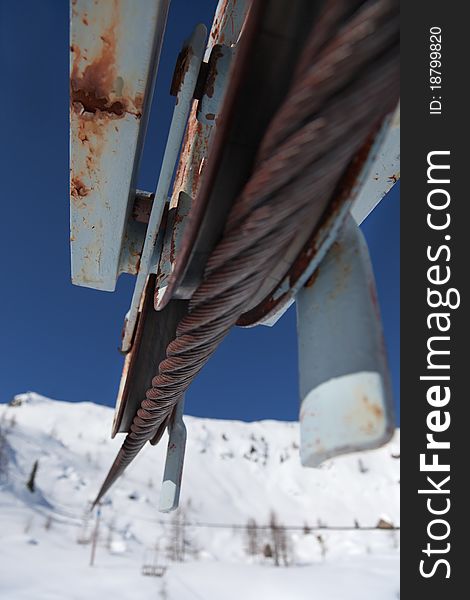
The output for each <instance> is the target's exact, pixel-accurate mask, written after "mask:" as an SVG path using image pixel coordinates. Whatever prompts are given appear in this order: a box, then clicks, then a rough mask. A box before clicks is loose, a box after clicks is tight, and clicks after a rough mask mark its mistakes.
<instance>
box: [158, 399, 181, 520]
mask: <svg viewBox="0 0 470 600" xmlns="http://www.w3.org/2000/svg"><path fill="white" fill-rule="evenodd" d="M183 411H184V398H182V399H181V400H180V401H179V402H178V404H177V405H176V408H175V410H174V413H173V416H172V420H171V422H170V425H169V427H168V435H169V437H168V449H167V453H166V462H165V471H164V473H163V482H162V489H161V491H160V502H159V506H158V510H159V511H160V512H171V511H173V510H175V509H176V508H178V503H179V497H180V491H181V478H182V476H183V464H184V453H185V449H186V425H185V424H184V421H183Z"/></svg>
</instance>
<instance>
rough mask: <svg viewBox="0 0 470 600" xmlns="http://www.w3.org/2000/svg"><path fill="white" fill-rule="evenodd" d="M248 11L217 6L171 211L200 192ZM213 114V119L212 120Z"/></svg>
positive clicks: (162, 276) (245, 5) (168, 263)
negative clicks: (200, 95) (182, 197)
mask: <svg viewBox="0 0 470 600" xmlns="http://www.w3.org/2000/svg"><path fill="white" fill-rule="evenodd" d="M249 8H250V2H249V0H220V1H219V3H218V5H217V10H216V13H215V16H214V21H213V24H212V28H211V31H210V34H209V39H208V42H207V47H206V51H205V55H204V61H205V62H207V63H208V72H207V78H206V83H205V86H204V89H203V91H202V92H203V93H202V97H201V99H200V101H199V102H195V103H194V105H193V107H192V110H191V113H190V115H189V120H188V126H187V130H186V134H185V137H184V140H183V145H182V148H181V154H180V158H179V163H178V168H177V172H176V176H175V181H174V184H173V190H172V193H171V200H170V207H171V208H175V207H176V206H177V205H178V202H179V200H180V198H181V194H185V195H186V196H189V197H191V198H195V197H196V195H197V193H198V191H199V188H200V182H201V180H202V177H203V173H204V169H205V167H206V164H207V157H208V152H209V147H210V145H211V142H212V139H213V137H214V134H215V130H216V127H217V116H218V114H219V112H220V110H221V107H222V105H223V100H224V96H225V91H226V87H227V83H228V78H229V74H230V66H231V64H232V59H233V57H234V55H235V53H236V51H237V43H238V40H239V37H240V34H241V31H242V27H243V23H244V21H245V19H246V15H247V13H248V10H249ZM207 115H209V118H208V117H207ZM212 115H213V117H214V118H211V117H212ZM170 239H171V238H170ZM178 251H179V247H173V248H171V249H170V247H165V246H164V248H163V250H162V258H163V259H162V260H161V262H160V265H159V271H158V277H157V289H156V293H155V308H156V309H157V310H160V309H161V308H163V306H164V305H165V304H166V303H167V302H168V299H169V298H170V297H171V296H172V294H173V290H172V289H168V287H167V286H168V282H169V279H170V275H171V273H172V272H173V267H174V261H175V257H176V256H177V255H178ZM170 257H171V258H170Z"/></svg>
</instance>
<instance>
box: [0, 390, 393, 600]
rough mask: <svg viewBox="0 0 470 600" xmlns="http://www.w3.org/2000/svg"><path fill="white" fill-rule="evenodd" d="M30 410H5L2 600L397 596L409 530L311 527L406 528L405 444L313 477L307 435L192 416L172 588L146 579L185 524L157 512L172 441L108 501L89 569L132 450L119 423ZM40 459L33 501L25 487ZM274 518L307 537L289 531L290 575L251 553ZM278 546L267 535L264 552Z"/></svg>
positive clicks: (38, 404) (141, 462) (40, 405)
mask: <svg viewBox="0 0 470 600" xmlns="http://www.w3.org/2000/svg"><path fill="white" fill-rule="evenodd" d="M17 398H18V400H19V401H20V405H19V406H5V405H0V422H1V428H2V431H3V432H4V439H5V441H4V443H3V455H4V456H7V457H8V461H7V462H8V466H7V471H8V472H7V474H6V475H3V477H2V479H1V481H0V596H1V597H3V595H2V589H4V590H6V591H8V595H7V596H5V597H8V598H12V599H13V600H17V599H26V598H31V599H32V598H34V599H35V600H36V599H42V598H44V599H46V598H47V599H51V598H59V597H60V598H66V599H68V598H77V599H78V598H80V599H82V598H100V597H101V595H102V594H104V593H107V594H110V595H111V594H112V597H113V598H128V597H129V596H130V594H131V590H133V589H136V590H139V598H158V597H165V594H166V596H167V598H171V600H186V598H204V600H212V598H217V600H220V599H225V598H227V600H230V599H231V598H232V597H233V598H235V597H237V598H238V597H240V595H242V594H243V595H244V597H245V598H247V599H249V598H255V597H256V598H259V597H260V595H261V596H263V597H269V598H270V599H271V598H272V599H276V600H277V598H286V599H287V598H289V599H291V598H292V599H293V600H296V599H297V598H298V599H299V600H300V599H303V598H318V600H321V599H323V598H325V599H326V598H328V600H331V599H335V598H344V599H346V598H361V600H367V599H368V598H370V599H371V600H382V598H383V599H384V600H385V599H386V598H387V599H392V598H396V597H397V596H396V594H397V590H398V550H397V546H398V541H399V539H398V535H399V534H398V532H394V531H386V530H373V531H362V530H352V531H330V530H328V529H321V530H320V531H316V530H312V531H310V530H309V529H305V531H304V530H303V527H304V526H305V525H308V526H310V527H311V528H314V527H316V526H317V525H319V524H320V525H322V526H326V527H335V526H346V527H348V526H350V527H354V526H359V527H375V525H376V524H377V522H378V521H379V519H380V518H386V520H388V521H390V522H393V523H394V524H395V525H398V524H399V462H400V461H399V434H398V433H397V435H396V436H395V438H394V440H393V441H392V442H391V443H390V444H389V445H388V446H386V447H385V448H383V449H380V450H378V451H373V452H369V453H364V454H362V455H360V456H358V455H355V456H349V457H344V458H341V459H337V460H335V461H330V462H328V463H327V464H325V465H324V466H323V467H322V468H320V469H317V470H310V469H304V468H302V467H301V466H300V462H299V457H298V447H297V444H298V431H297V425H296V424H294V423H281V422H275V421H263V422H257V423H250V424H248V423H242V422H234V421H215V420H211V419H199V418H195V417H185V421H186V425H187V428H188V447H187V454H186V462H185V472H184V478H183V490H182V498H181V501H182V505H183V512H184V516H185V521H186V523H187V526H186V527H185V528H184V538H185V560H184V562H182V563H180V562H177V563H171V564H170V565H169V568H168V572H167V574H166V575H165V577H164V578H163V580H162V579H160V578H154V577H143V576H141V574H140V569H141V566H142V563H143V561H144V562H145V561H146V562H149V560H150V561H152V560H153V559H152V558H151V556H152V553H151V552H150V548H152V547H153V546H155V543H156V542H157V541H158V542H159V544H160V550H161V551H160V554H159V559H158V560H159V562H162V561H166V562H167V558H166V557H167V553H168V552H167V551H168V549H169V548H170V547H171V545H172V540H173V538H174V535H175V524H174V519H175V518H174V516H172V515H162V514H160V513H158V512H157V510H156V506H157V503H158V490H159V481H160V478H161V474H162V470H163V460H164V454H165V441H164V442H163V443H162V444H161V445H160V446H158V447H157V448H154V447H150V446H149V447H147V448H145V450H144V451H143V453H142V455H141V456H139V457H138V458H137V459H136V461H135V462H134V463H133V464H132V465H131V466H130V468H129V469H128V471H127V472H126V474H125V476H124V477H123V478H122V479H121V480H120V481H119V482H118V483H117V484H116V485H115V487H114V488H113V489H112V490H111V492H110V493H109V494H108V496H107V497H106V499H105V503H104V505H103V507H102V518H101V522H100V535H99V544H98V548H97V554H96V564H95V567H94V568H93V569H90V568H89V567H88V560H89V555H90V545H89V544H84V543H81V544H79V543H77V541H81V542H86V541H88V540H89V539H90V535H91V530H92V526H93V522H92V520H91V519H90V515H89V513H86V508H87V506H89V503H90V501H91V500H92V499H93V498H94V496H95V494H96V492H97V490H98V488H99V485H100V483H101V481H102V478H103V477H104V475H105V473H106V471H107V469H108V468H109V466H110V464H111V462H112V460H113V458H114V456H115V453H116V451H117V449H118V447H119V445H120V443H121V440H122V438H119V439H115V440H109V430H110V425H111V420H112V411H111V409H109V408H106V407H103V406H97V405H93V404H90V403H79V404H71V403H66V402H58V401H52V400H49V399H46V398H43V397H41V396H38V395H37V394H32V393H28V394H22V395H20V396H18V397H17ZM35 460H38V470H37V475H36V479H35V487H36V489H35V491H34V493H31V492H30V491H29V490H28V489H27V487H26V485H25V483H26V481H27V480H28V477H29V475H30V473H31V469H32V467H33V464H34V462H35ZM4 462H5V461H4ZM0 464H2V463H0ZM272 511H274V512H275V514H276V518H277V521H278V523H280V524H282V525H284V526H287V527H294V528H297V529H289V530H287V532H286V536H287V540H288V546H289V562H290V566H289V568H275V567H273V566H272V560H271V559H270V558H269V557H264V556H262V554H261V552H260V553H259V554H257V555H255V556H248V555H247V552H246V548H247V535H246V531H245V530H244V526H245V525H246V523H247V521H248V520H249V519H254V520H255V521H256V523H257V524H258V525H262V526H266V525H268V523H269V520H270V513H271V512H272ZM208 525H222V526H223V527H209V526H208ZM237 525H238V526H239V527H238V528H234V527H233V526H237ZM270 535H271V533H270V531H269V529H260V530H259V531H258V530H257V544H258V546H259V547H260V549H262V548H263V547H264V546H265V545H266V544H267V543H269V542H270V540H271V538H270ZM319 535H320V536H321V538H320V539H319V538H318V536H319ZM149 557H150V558H149ZM25 563H27V564H28V565H29V568H28V569H27V574H24V566H23V565H24V564H25ZM32 565H33V566H32ZM58 573H60V575H59V576H58V575H57V574H58ZM338 573H341V577H336V576H335V574H338ZM162 585H164V586H165V587H166V592H165V593H164V592H163V591H162ZM313 589H315V594H314V595H313V594H312V590H313ZM364 590H368V591H366V592H365V591H364ZM158 594H160V596H159V595H158ZM162 594H163V595H162Z"/></svg>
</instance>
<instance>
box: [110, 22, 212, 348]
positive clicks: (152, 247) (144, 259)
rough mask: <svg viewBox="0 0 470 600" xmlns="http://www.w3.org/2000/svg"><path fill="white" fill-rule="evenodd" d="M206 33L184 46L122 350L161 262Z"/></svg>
mask: <svg viewBox="0 0 470 600" xmlns="http://www.w3.org/2000/svg"><path fill="white" fill-rule="evenodd" d="M206 36H207V30H206V27H205V26H204V25H202V24H199V25H197V26H196V27H195V29H194V31H193V34H192V35H191V38H190V39H189V40H188V42H187V44H186V45H185V48H184V49H183V52H184V53H185V57H186V58H185V60H184V61H182V62H181V68H182V70H181V73H180V75H181V78H180V82H179V88H178V90H177V100H176V105H175V108H174V111H173V117H172V120H171V125H170V131H169V134H168V139H167V143H166V147H165V153H164V155H163V160H162V166H161V169H160V176H159V179H158V183H157V189H156V191H155V198H154V200H153V204H152V210H151V213H150V218H149V222H148V226H147V231H146V235H145V241H144V246H143V250H142V255H141V259H140V268H139V272H138V274H137V280H136V283H135V288H134V293H133V296H132V301H131V306H130V309H129V312H128V314H127V317H126V323H125V327H124V335H123V339H122V351H123V352H128V351H129V349H130V348H131V344H132V338H133V335H134V330H135V324H136V320H137V315H138V310H139V304H140V301H141V297H142V294H143V291H144V288H145V283H146V281H147V277H148V275H149V274H150V273H151V269H152V267H153V268H156V265H157V264H158V260H159V254H160V249H159V248H157V247H156V242H157V238H158V232H159V227H160V222H161V218H162V215H163V208H164V206H165V204H166V202H167V199H168V192H169V189H170V184H171V179H172V177H173V172H174V170H175V165H176V163H177V160H178V156H179V151H180V147H181V142H182V139H183V135H184V131H185V129H186V122H187V119H188V115H189V111H190V109H191V105H192V102H193V96H194V90H195V87H196V83H197V79H198V75H199V69H200V66H201V62H202V58H203V54H204V47H205V41H206Z"/></svg>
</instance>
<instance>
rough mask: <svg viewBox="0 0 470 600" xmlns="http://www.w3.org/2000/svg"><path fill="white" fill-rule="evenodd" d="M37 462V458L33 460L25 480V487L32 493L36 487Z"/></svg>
mask: <svg viewBox="0 0 470 600" xmlns="http://www.w3.org/2000/svg"><path fill="white" fill-rule="evenodd" d="M38 467H39V462H38V461H37V460H35V461H34V464H33V468H32V469H31V474H30V476H29V479H28V481H27V482H26V487H27V488H28V490H29V491H30V492H31V493H32V494H33V493H34V491H35V489H36V483H35V482H36V474H37V472H38Z"/></svg>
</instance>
